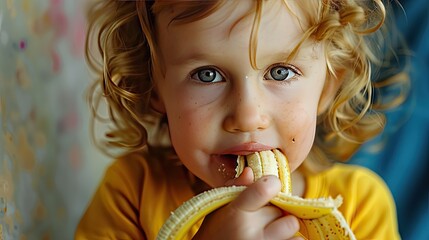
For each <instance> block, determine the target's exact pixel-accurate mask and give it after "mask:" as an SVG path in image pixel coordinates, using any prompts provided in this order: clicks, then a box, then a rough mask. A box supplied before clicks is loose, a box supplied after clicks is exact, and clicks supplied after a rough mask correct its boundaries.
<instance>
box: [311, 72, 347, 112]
mask: <svg viewBox="0 0 429 240" xmlns="http://www.w3.org/2000/svg"><path fill="white" fill-rule="evenodd" d="M344 72H345V71H339V72H337V76H333V75H332V74H328V75H327V77H326V81H325V86H324V87H323V91H322V95H321V96H320V99H319V106H318V108H317V114H318V115H320V114H322V113H324V112H325V111H326V110H327V109H328V107H329V106H330V105H331V104H332V101H333V100H334V98H335V96H336V95H337V92H338V89H339V88H340V86H341V84H342V83H343V77H344Z"/></svg>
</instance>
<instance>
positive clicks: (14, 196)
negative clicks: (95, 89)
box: [0, 0, 109, 240]
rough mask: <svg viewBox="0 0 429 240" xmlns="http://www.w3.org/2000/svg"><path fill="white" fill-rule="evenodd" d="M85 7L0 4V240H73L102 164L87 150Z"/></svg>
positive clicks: (38, 1) (65, 1) (43, 0)
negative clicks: (84, 48) (84, 52)
mask: <svg viewBox="0 0 429 240" xmlns="http://www.w3.org/2000/svg"><path fill="white" fill-rule="evenodd" d="M85 2H87V1H85V0H0V126H1V127H0V239H6V240H7V239H72V236H73V232H74V228H75V225H76V223H77V221H78V219H79V217H80V215H81V214H82V211H83V209H84V208H85V207H86V204H87V202H88V200H89V198H90V197H91V195H92V193H93V191H94V188H95V187H96V185H97V182H98V181H99V178H100V177H101V175H102V173H103V171H104V168H105V166H106V165H107V164H108V163H109V162H108V160H107V158H106V157H105V156H104V155H101V154H100V153H99V152H98V151H97V150H96V149H95V148H94V147H93V145H92V144H91V142H90V138H89V131H88V119H89V114H88V107H87V104H86V102H85V101H86V100H85V90H86V87H87V86H88V84H89V82H90V77H89V72H88V69H87V66H86V65H85V61H84V56H83V47H84V39H85V18H84V11H83V7H82V6H83V4H84V3H85Z"/></svg>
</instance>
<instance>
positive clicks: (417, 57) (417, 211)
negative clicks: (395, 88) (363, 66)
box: [352, 0, 429, 239]
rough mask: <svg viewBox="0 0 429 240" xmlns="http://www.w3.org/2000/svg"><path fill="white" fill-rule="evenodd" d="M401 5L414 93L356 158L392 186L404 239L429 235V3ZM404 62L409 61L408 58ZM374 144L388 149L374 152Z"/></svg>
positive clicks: (424, 0) (422, 0)
mask: <svg viewBox="0 0 429 240" xmlns="http://www.w3.org/2000/svg"><path fill="white" fill-rule="evenodd" d="M401 4H402V6H403V9H401V8H400V7H399V6H394V8H395V12H396V13H395V14H396V21H397V27H398V29H399V30H400V32H402V34H403V35H404V37H405V40H406V42H407V44H408V47H409V48H410V49H411V54H410V55H409V57H410V59H409V60H410V64H409V66H408V67H409V70H410V77H411V92H410V95H409V98H408V99H407V101H406V102H405V104H404V105H403V106H401V107H400V108H398V109H395V110H391V111H387V112H386V115H387V118H388V122H387V128H386V130H385V132H384V133H383V134H382V135H381V136H379V137H378V138H377V139H375V140H374V141H372V142H370V143H368V144H366V145H365V146H364V147H363V148H362V149H361V151H360V152H359V153H358V154H357V155H356V156H355V157H354V160H353V161H352V162H354V163H358V164H361V165H364V166H366V167H369V168H371V169H373V170H374V171H375V172H377V173H378V174H379V175H381V177H383V178H384V180H385V181H386V183H387V184H388V186H389V187H390V189H391V191H392V194H393V197H394V198H395V202H396V204H397V213H398V221H399V230H400V233H401V235H402V238H403V239H429V181H428V177H429V1H427V0H408V1H401ZM393 5H395V3H394V4H393ZM399 60H400V63H401V64H402V65H406V64H405V62H406V61H405V57H404V56H401V55H399ZM374 144H381V145H383V146H384V147H383V149H382V150H381V151H373V149H372V148H373V146H374Z"/></svg>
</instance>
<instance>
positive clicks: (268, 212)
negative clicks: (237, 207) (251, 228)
mask: <svg viewBox="0 0 429 240" xmlns="http://www.w3.org/2000/svg"><path fill="white" fill-rule="evenodd" d="M255 213H256V212H255ZM255 216H256V215H255ZM282 216H284V213H283V210H281V209H280V208H278V207H276V206H273V205H268V206H264V207H262V208H260V209H259V210H258V212H257V221H258V222H259V224H260V225H261V226H265V225H268V224H269V223H271V222H273V221H275V220H276V219H278V218H280V217H282Z"/></svg>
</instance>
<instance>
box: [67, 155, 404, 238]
mask: <svg viewBox="0 0 429 240" xmlns="http://www.w3.org/2000/svg"><path fill="white" fill-rule="evenodd" d="M145 159H146V158H145V157H144V156H143V154H137V153H134V154H130V155H128V156H127V157H125V158H121V159H118V160H116V161H115V162H114V163H113V164H112V165H111V166H110V167H109V168H108V169H107V171H106V174H105V177H104V179H103V180H102V182H101V185H100V186H99V188H98V190H97V192H96V193H95V195H94V197H93V199H92V202H91V203H90V205H89V206H88V209H87V211H86V212H85V214H84V216H83V217H82V219H81V221H80V223H79V225H78V227H77V231H76V236H75V237H76V239H93V240H96V239H155V237H156V234H157V232H158V231H159V229H160V228H161V226H162V224H163V223H164V222H165V220H166V219H167V218H168V217H169V215H170V213H171V212H172V211H173V210H175V209H176V208H177V207H178V206H179V205H180V204H182V203H183V202H184V201H186V200H188V199H189V198H191V197H192V196H193V195H194V194H193V192H192V190H191V187H190V186H189V180H188V179H189V178H188V177H187V175H186V174H187V173H186V171H185V170H184V168H183V167H182V166H178V165H177V164H174V163H173V162H172V164H170V165H161V164H155V163H157V162H156V161H153V163H152V164H148V161H146V160H145ZM337 195H341V196H342V197H343V204H342V205H341V207H340V208H339V210H340V211H341V212H342V214H343V216H344V217H345V219H346V221H347V222H348V223H349V225H350V227H351V229H352V231H353V232H354V234H355V236H356V238H357V239H365V240H369V239H377V240H379V239H389V240H390V239H400V237H399V233H398V229H397V222H396V211H395V204H394V202H393V199H392V196H391V194H390V192H389V190H388V188H387V187H386V185H385V184H384V182H383V181H382V180H381V179H380V178H379V177H378V176H377V175H375V174H374V173H372V172H371V171H369V170H367V169H365V168H362V167H358V166H351V165H344V164H337V165H335V166H334V167H332V168H331V169H329V170H327V171H324V172H322V173H320V174H317V175H313V176H307V177H306V192H305V195H304V197H305V198H319V197H327V196H332V197H336V196H337ZM196 231H197V226H194V229H193V231H192V232H191V233H190V234H193V233H194V232H196Z"/></svg>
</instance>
